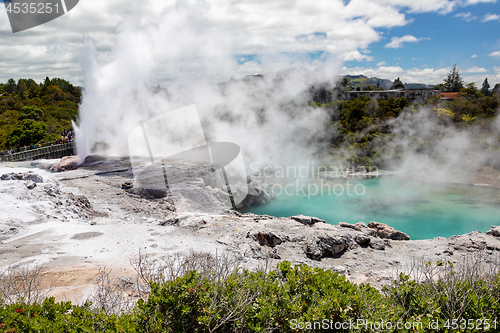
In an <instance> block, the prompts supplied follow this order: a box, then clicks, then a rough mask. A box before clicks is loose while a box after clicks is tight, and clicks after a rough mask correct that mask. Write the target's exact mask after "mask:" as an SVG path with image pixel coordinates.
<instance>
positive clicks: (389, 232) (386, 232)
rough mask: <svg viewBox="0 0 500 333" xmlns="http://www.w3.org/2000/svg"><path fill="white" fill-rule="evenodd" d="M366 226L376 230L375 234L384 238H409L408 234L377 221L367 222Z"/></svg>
mask: <svg viewBox="0 0 500 333" xmlns="http://www.w3.org/2000/svg"><path fill="white" fill-rule="evenodd" d="M368 228H370V229H374V230H375V231H376V232H377V236H378V237H380V238H385V239H392V240H410V236H408V235H407V234H405V233H404V232H402V231H399V230H395V229H394V228H393V227H389V226H388V225H387V224H384V223H379V222H370V223H368Z"/></svg>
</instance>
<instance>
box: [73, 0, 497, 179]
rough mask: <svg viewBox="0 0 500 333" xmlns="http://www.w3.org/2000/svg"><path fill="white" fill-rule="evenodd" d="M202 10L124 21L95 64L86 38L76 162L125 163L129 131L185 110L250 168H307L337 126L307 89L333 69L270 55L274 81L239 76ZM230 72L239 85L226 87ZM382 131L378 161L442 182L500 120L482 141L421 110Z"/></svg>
mask: <svg viewBox="0 0 500 333" xmlns="http://www.w3.org/2000/svg"><path fill="white" fill-rule="evenodd" d="M179 4H180V3H179ZM207 10H208V9H206V8H203V6H201V7H200V6H196V7H189V6H186V5H177V6H174V7H168V8H167V9H166V10H165V11H164V12H163V13H162V14H161V15H159V17H158V18H156V19H154V20H149V21H141V20H140V19H137V18H135V19H130V20H127V21H125V22H123V23H122V24H121V26H120V28H119V29H118V37H117V42H116V46H115V49H114V53H113V55H112V57H111V58H110V59H100V58H99V55H98V52H97V50H96V49H95V47H94V44H93V42H92V40H90V39H87V40H86V41H85V49H86V53H85V59H84V70H85V92H84V99H83V103H82V105H81V109H80V115H79V121H78V128H77V131H76V139H77V145H78V146H77V150H78V155H79V156H80V158H84V157H85V156H87V155H88V154H90V153H101V154H107V155H116V156H126V155H128V146H127V145H128V135H129V134H130V132H131V131H132V130H134V129H135V128H137V126H139V125H140V124H142V123H144V122H146V121H148V120H150V119H151V118H153V117H155V116H158V115H160V114H164V113H165V112H168V111H171V110H174V109H177V108H181V107H184V106H187V105H191V104H195V105H196V107H197V109H198V112H199V115H200V118H201V120H202V124H203V129H204V131H205V136H206V138H207V139H208V141H213V142H214V141H229V142H233V143H236V144H238V145H239V146H240V147H241V149H242V153H243V156H244V158H245V161H246V163H247V165H248V164H249V163H252V162H261V163H263V164H274V165H287V164H288V165H289V164H294V165H300V164H302V165H303V164H305V161H308V160H311V159H312V157H313V156H314V154H315V153H316V152H317V151H318V150H321V149H322V148H323V147H324V146H323V145H327V142H328V140H329V139H330V138H331V136H332V134H333V132H334V131H336V129H335V128H334V127H333V126H331V124H330V115H328V114H327V112H326V111H325V110H324V109H322V108H312V107H310V106H309V105H308V103H307V102H308V101H309V98H310V95H309V92H308V89H309V88H310V87H311V85H314V84H317V83H318V82H319V83H322V82H333V81H334V80H335V70H336V68H338V66H337V65H338V64H335V63H332V62H327V63H326V65H325V66H324V67H322V68H321V69H320V70H314V69H312V68H310V67H308V66H307V65H306V64H307V63H310V59H304V61H301V59H297V58H291V57H287V56H285V55H276V56H274V57H264V58H262V59H263V60H262V61H263V63H262V64H261V65H262V66H261V68H267V69H268V73H270V74H268V75H264V76H263V77H262V76H252V77H247V78H245V79H242V75H239V76H238V69H237V68H238V66H237V65H238V63H237V59H236V58H235V57H234V56H233V54H234V50H233V49H232V41H231V39H230V37H229V36H225V35H224V32H223V31H215V30H214V29H205V27H206V25H207V24H209V23H208V22H207V21H206V17H205V16H204V14H203V13H205V12H206V11H207ZM139 16H140V15H139ZM226 37H227V38H226ZM186 59H189V60H190V61H189V62H187V61H185V60H186ZM165 67H168V68H169V69H170V70H169V71H168V72H170V73H171V74H172V76H171V80H170V81H168V82H166V83H165V82H163V83H162V85H161V88H160V87H159V86H158V82H159V81H160V78H159V77H157V73H159V72H165V71H164V68H165ZM292 67H295V68H296V69H294V70H283V69H285V68H292ZM195 73H196V74H195ZM200 73H202V74H200ZM233 75H236V76H238V80H235V79H231V80H229V78H231V77H232V76H233ZM214 77H216V78H218V81H219V82H225V83H220V84H218V83H216V82H214ZM388 125H389V126H390V127H391V128H392V130H393V134H394V135H393V137H392V140H391V142H389V143H387V142H384V143H383V144H382V143H380V142H377V141H376V140H375V141H374V142H373V144H374V145H377V144H379V145H380V149H386V151H384V154H386V155H387V156H392V157H393V160H392V162H391V164H390V165H389V167H390V168H392V169H399V170H400V171H402V172H403V173H407V174H408V173H412V174H422V175H433V176H434V177H436V178H443V179H445V178H446V177H445V176H446V175H447V174H449V173H450V172H452V173H454V174H464V173H467V172H469V171H470V170H472V169H473V168H474V165H477V164H478V163H479V164H480V163H486V164H487V163H489V162H490V161H489V159H491V156H492V154H493V155H495V154H496V155H498V150H497V148H496V147H498V143H499V142H498V137H494V136H491V135H490V134H491V133H498V130H499V129H500V120H497V123H496V129H494V130H493V129H492V130H491V131H490V133H489V134H487V135H484V134H482V133H481V132H480V130H479V129H477V128H475V127H472V128H469V129H466V128H463V129H460V130H456V129H455V128H454V127H452V126H448V125H447V124H446V119H442V118H440V117H438V116H436V112H435V111H433V110H431V109H422V110H420V111H419V112H411V111H407V112H403V113H402V114H401V115H400V116H399V117H398V118H397V119H395V120H391V121H390V122H389V123H388ZM165 144H168V142H165ZM478 147H479V148H480V149H478ZM322 162H326V163H328V164H330V165H336V166H342V165H346V164H345V162H344V161H325V160H323V161H322Z"/></svg>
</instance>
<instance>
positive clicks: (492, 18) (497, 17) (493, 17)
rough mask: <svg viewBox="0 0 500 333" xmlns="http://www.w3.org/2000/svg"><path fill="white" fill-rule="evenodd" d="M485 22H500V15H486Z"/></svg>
mask: <svg viewBox="0 0 500 333" xmlns="http://www.w3.org/2000/svg"><path fill="white" fill-rule="evenodd" d="M482 21H483V22H488V21H500V15H498V14H490V13H488V14H486V15H484V17H483V20H482Z"/></svg>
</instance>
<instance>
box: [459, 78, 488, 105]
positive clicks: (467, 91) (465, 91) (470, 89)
mask: <svg viewBox="0 0 500 333" xmlns="http://www.w3.org/2000/svg"><path fill="white" fill-rule="evenodd" d="M460 95H461V96H463V97H465V98H466V99H468V100H469V101H471V100H473V99H476V98H479V97H481V96H483V95H482V94H481V93H480V92H479V90H477V88H476V84H475V83H474V82H471V83H467V86H466V87H465V88H462V89H460Z"/></svg>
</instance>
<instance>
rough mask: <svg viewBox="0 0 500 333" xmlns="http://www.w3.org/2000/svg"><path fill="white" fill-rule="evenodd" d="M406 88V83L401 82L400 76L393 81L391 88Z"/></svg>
mask: <svg viewBox="0 0 500 333" xmlns="http://www.w3.org/2000/svg"><path fill="white" fill-rule="evenodd" d="M404 88H405V85H404V84H403V82H401V80H400V79H399V77H398V78H397V79H396V80H394V82H393V83H392V86H391V89H404Z"/></svg>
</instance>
